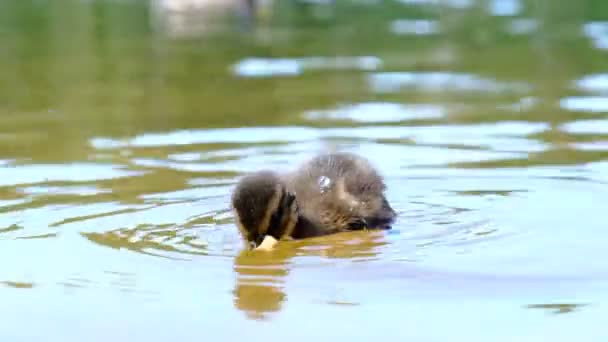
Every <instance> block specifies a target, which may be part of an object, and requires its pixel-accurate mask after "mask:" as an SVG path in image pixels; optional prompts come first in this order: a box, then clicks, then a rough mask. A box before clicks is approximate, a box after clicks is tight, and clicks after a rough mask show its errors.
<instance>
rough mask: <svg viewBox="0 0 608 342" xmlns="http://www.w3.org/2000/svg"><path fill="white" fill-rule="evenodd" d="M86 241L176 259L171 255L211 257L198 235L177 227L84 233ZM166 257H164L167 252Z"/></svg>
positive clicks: (144, 225)
mask: <svg viewBox="0 0 608 342" xmlns="http://www.w3.org/2000/svg"><path fill="white" fill-rule="evenodd" d="M81 234H82V236H84V237H85V238H86V239H88V240H89V241H91V242H94V243H96V244H99V245H103V246H106V247H110V248H114V249H121V248H124V249H128V250H131V251H134V252H138V253H142V254H149V255H154V256H162V257H167V258H175V257H171V256H169V255H167V253H179V254H190V255H207V246H206V244H203V243H198V242H197V236H196V235H195V234H194V233H193V232H192V231H191V230H189V229H185V228H177V227H174V226H173V225H169V224H167V225H149V224H140V225H138V226H137V227H135V228H131V229H129V228H119V229H114V230H111V231H107V232H103V233H81ZM163 252H164V254H161V253H163Z"/></svg>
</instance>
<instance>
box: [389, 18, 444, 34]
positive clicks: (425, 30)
mask: <svg viewBox="0 0 608 342" xmlns="http://www.w3.org/2000/svg"><path fill="white" fill-rule="evenodd" d="M390 30H391V32H393V33H394V34H397V35H410V34H413V35H419V36H422V35H433V34H437V33H439V23H438V22H437V20H425V19H396V20H393V21H392V22H391V23H390Z"/></svg>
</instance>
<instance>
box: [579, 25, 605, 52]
mask: <svg viewBox="0 0 608 342" xmlns="http://www.w3.org/2000/svg"><path fill="white" fill-rule="evenodd" d="M583 33H584V34H585V35H586V36H587V37H589V38H590V39H591V40H592V41H593V45H594V46H595V48H596V49H600V50H606V49H608V21H592V22H589V23H586V24H584V25H583Z"/></svg>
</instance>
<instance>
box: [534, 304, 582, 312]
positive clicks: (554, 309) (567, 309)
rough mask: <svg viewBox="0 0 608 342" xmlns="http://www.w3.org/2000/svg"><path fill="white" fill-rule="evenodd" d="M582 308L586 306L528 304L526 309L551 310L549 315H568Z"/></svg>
mask: <svg viewBox="0 0 608 342" xmlns="http://www.w3.org/2000/svg"><path fill="white" fill-rule="evenodd" d="M583 306H587V304H565V303H562V304H530V305H527V306H526V308H528V309H546V310H552V311H551V313H554V314H564V313H570V312H573V311H574V310H576V309H578V308H580V307H583Z"/></svg>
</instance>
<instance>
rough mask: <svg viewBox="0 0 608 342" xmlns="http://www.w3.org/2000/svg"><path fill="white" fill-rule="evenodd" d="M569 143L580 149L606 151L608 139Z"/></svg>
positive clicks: (607, 149)
mask: <svg viewBox="0 0 608 342" xmlns="http://www.w3.org/2000/svg"><path fill="white" fill-rule="evenodd" d="M570 145H571V146H572V147H574V148H576V149H578V150H582V151H608V141H592V142H580V143H572V144H570Z"/></svg>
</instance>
